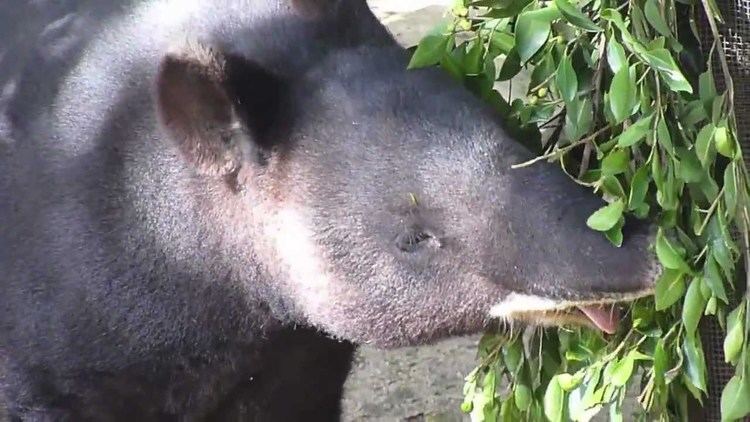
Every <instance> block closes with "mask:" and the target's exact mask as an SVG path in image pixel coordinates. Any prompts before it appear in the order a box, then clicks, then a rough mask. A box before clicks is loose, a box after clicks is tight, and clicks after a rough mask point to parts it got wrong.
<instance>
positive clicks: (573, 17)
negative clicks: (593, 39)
mask: <svg viewBox="0 0 750 422" xmlns="http://www.w3.org/2000/svg"><path fill="white" fill-rule="evenodd" d="M555 5H556V6H557V8H558V9H560V12H561V13H562V15H563V17H565V20H567V21H568V22H570V23H571V24H573V25H575V26H577V27H579V28H581V29H585V30H586V31H590V32H599V31H601V30H602V28H600V27H599V26H597V25H596V24H595V23H594V22H593V21H592V20H591V19H589V17H588V16H586V15H584V14H583V12H581V11H580V10H578V8H577V7H575V6H573V5H572V4H570V2H568V0H555Z"/></svg>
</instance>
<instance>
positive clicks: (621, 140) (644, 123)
mask: <svg viewBox="0 0 750 422" xmlns="http://www.w3.org/2000/svg"><path fill="white" fill-rule="evenodd" d="M653 118H654V115H653V114H650V115H648V116H646V117H643V118H641V119H640V120H638V121H637V122H635V123H634V124H632V125H630V127H629V128H627V129H626V130H625V131H624V132H622V133H621V134H620V136H619V137H618V138H617V145H618V146H619V147H621V148H624V147H629V146H633V145H635V144H637V143H638V142H639V141H641V140H642V139H643V138H644V137H645V136H646V134H647V133H648V132H649V131H650V130H651V121H652V120H653Z"/></svg>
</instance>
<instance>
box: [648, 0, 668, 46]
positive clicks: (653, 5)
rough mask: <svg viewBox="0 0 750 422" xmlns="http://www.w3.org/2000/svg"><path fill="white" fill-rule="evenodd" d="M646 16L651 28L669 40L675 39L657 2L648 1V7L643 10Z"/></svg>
mask: <svg viewBox="0 0 750 422" xmlns="http://www.w3.org/2000/svg"><path fill="white" fill-rule="evenodd" d="M643 11H644V12H645V14H646V20H647V21H648V23H650V24H651V26H652V27H653V28H654V29H655V30H656V31H657V32H658V33H660V34H662V35H664V36H665V37H667V38H673V36H672V31H670V30H669V26H668V25H667V22H666V21H665V20H664V17H662V15H661V13H659V6H658V3H657V0H646V6H645V7H644V10H643Z"/></svg>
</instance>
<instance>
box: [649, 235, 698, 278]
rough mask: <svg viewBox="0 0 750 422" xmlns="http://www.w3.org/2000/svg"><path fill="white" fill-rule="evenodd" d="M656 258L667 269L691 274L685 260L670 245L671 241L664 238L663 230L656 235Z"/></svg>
mask: <svg viewBox="0 0 750 422" xmlns="http://www.w3.org/2000/svg"><path fill="white" fill-rule="evenodd" d="M656 256H657V257H658V258H659V262H661V265H663V266H664V267H665V268H669V269H672V270H680V271H682V272H685V273H689V272H690V267H689V266H688V264H687V262H685V259H684V258H683V257H682V256H681V255H680V253H679V252H678V251H677V250H675V248H674V247H673V246H672V244H671V243H669V240H667V238H666V237H664V233H663V232H662V231H661V230H659V232H658V234H657V235H656Z"/></svg>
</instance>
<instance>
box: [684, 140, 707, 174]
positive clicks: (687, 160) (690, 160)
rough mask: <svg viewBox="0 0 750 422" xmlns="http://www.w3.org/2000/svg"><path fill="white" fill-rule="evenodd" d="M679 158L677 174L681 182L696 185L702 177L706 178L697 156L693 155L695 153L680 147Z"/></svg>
mask: <svg viewBox="0 0 750 422" xmlns="http://www.w3.org/2000/svg"><path fill="white" fill-rule="evenodd" d="M679 157H680V171H679V173H680V177H681V178H682V180H684V181H686V182H688V183H697V182H700V181H701V180H703V178H704V177H706V172H705V170H703V167H702V166H701V163H700V161H699V160H698V156H696V155H695V152H693V151H692V150H688V149H685V148H682V147H680V149H679Z"/></svg>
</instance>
